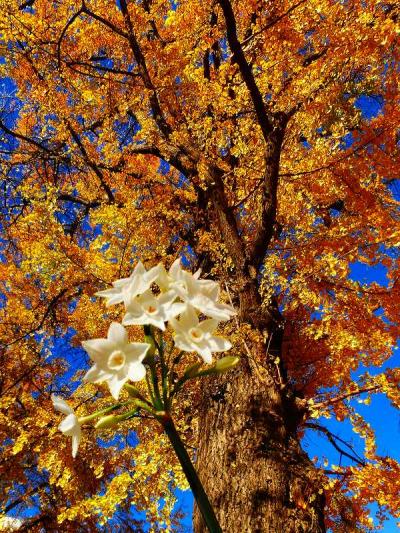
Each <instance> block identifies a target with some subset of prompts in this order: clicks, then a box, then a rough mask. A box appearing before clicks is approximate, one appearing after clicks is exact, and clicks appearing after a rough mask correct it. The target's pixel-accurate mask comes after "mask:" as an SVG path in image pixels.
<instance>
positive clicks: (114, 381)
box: [107, 374, 128, 400]
mask: <svg viewBox="0 0 400 533" xmlns="http://www.w3.org/2000/svg"><path fill="white" fill-rule="evenodd" d="M127 381H128V376H126V375H123V376H119V375H118V374H114V375H113V376H112V377H111V378H110V379H109V380H107V383H108V387H109V389H110V392H111V395H112V397H113V398H114V399H115V400H118V397H119V394H120V392H121V389H122V387H123V386H124V384H125V383H126V382H127Z"/></svg>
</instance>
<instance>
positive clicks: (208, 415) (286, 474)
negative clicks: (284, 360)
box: [194, 335, 325, 533]
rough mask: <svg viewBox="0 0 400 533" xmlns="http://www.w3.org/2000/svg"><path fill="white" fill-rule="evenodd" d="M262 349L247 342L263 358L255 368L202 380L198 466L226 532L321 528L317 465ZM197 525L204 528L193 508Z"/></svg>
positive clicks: (290, 399)
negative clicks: (300, 438)
mask: <svg viewBox="0 0 400 533" xmlns="http://www.w3.org/2000/svg"><path fill="white" fill-rule="evenodd" d="M277 336H278V337H279V335H277ZM278 343H279V340H278ZM260 349H262V348H261V347H254V346H250V350H251V352H252V356H253V357H254V359H259V362H261V361H260V359H261V358H263V365H262V367H261V366H260V368H259V370H258V371H257V372H256V371H254V369H252V368H251V365H250V364H248V361H244V362H243V364H242V366H241V368H239V369H238V370H236V371H234V372H231V373H230V374H229V375H226V376H223V377H222V376H221V377H220V378H219V379H215V380H214V381H213V382H209V383H208V384H205V386H204V387H205V388H204V393H203V401H202V405H201V409H200V420H201V425H200V435H199V444H198V452H197V471H198V473H199V475H200V478H201V480H202V482H203V484H204V487H205V490H206V492H207V494H208V496H209V498H210V500H211V502H212V504H213V505H214V507H215V510H216V513H217V517H218V519H219V521H220V524H221V527H222V530H223V531H224V532H232V533H236V532H237V533H245V532H251V533H258V532H259V533H261V532H262V533H281V532H282V533H306V532H313V533H314V532H315V533H322V532H324V531H325V527H324V519H323V509H324V496H323V493H322V492H321V491H320V489H321V486H320V483H319V476H318V472H317V471H316V469H315V468H314V466H313V464H312V463H311V461H310V460H309V459H308V457H307V456H306V455H305V453H304V452H303V451H302V450H301V447H300V444H299V441H298V438H297V428H298V424H299V422H300V419H301V408H300V409H299V407H298V406H297V404H296V402H295V397H294V396H292V395H291V394H290V390H289V389H288V388H287V387H280V386H279V385H278V384H277V382H276V379H274V377H275V376H276V369H275V371H274V369H273V368H272V364H271V362H270V363H269V364H268V363H267V355H266V350H265V352H264V354H262V353H260ZM278 349H279V344H275V346H274V350H278ZM256 351H258V354H256ZM275 355H276V351H275V352H274V357H275ZM268 367H269V368H268ZM260 369H261V370H263V372H262V371H260ZM274 374H275V376H274ZM194 530H195V532H196V533H203V532H205V531H206V529H205V526H204V524H203V522H202V519H201V517H200V515H199V513H198V511H197V510H195V516H194Z"/></svg>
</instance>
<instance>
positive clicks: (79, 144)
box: [67, 122, 115, 203]
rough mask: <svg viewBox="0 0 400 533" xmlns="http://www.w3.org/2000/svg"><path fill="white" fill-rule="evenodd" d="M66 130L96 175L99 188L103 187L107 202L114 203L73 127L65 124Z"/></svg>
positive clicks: (102, 178) (104, 182) (108, 189)
mask: <svg viewBox="0 0 400 533" xmlns="http://www.w3.org/2000/svg"><path fill="white" fill-rule="evenodd" d="M67 128H68V130H69V132H70V133H71V135H72V138H73V139H74V141H75V143H76V145H77V146H78V148H79V150H80V152H81V154H82V156H83V159H84V160H85V162H86V163H87V165H88V166H89V167H90V168H91V169H92V170H93V172H94V173H95V174H96V176H97V177H98V178H99V181H100V183H101V186H102V187H103V189H104V191H105V193H106V194H107V197H108V199H109V201H110V202H111V203H114V201H115V198H114V195H113V192H112V190H111V188H110V186H109V185H108V184H107V182H106V181H105V179H104V175H103V173H102V171H101V170H100V169H99V167H98V166H97V165H96V164H95V163H93V161H92V160H91V159H90V157H89V155H88V153H87V151H86V148H85V147H84V145H83V143H82V141H81V139H80V138H79V135H78V134H77V133H76V131H75V130H74V129H73V127H72V126H71V124H70V123H69V122H67Z"/></svg>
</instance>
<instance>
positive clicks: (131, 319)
mask: <svg viewBox="0 0 400 533" xmlns="http://www.w3.org/2000/svg"><path fill="white" fill-rule="evenodd" d="M122 323H123V324H124V326H142V325H143V324H147V323H148V316H147V315H146V314H145V313H141V314H140V315H136V314H133V313H129V312H128V313H126V314H125V315H124V317H123V319H122Z"/></svg>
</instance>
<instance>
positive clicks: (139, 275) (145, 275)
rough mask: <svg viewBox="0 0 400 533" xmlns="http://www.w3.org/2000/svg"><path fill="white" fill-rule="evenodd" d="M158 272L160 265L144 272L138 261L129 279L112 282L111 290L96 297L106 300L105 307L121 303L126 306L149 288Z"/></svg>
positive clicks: (98, 293) (99, 293)
mask: <svg viewBox="0 0 400 533" xmlns="http://www.w3.org/2000/svg"><path fill="white" fill-rule="evenodd" d="M160 270H161V265H157V266H155V267H153V268H151V269H150V270H149V271H146V269H145V267H144V266H143V263H142V262H141V261H139V262H138V264H137V265H136V267H135V269H134V271H133V272H132V274H131V275H130V276H129V278H122V279H118V280H117V281H114V282H113V288H112V289H106V290H104V291H99V292H96V296H101V297H102V298H107V302H106V305H107V307H109V306H110V305H115V304H119V303H121V302H124V303H125V305H126V306H127V305H128V304H129V302H130V301H131V300H132V299H133V298H135V297H136V296H137V295H138V294H142V293H143V292H145V291H147V289H149V288H150V286H151V284H152V283H153V282H154V281H155V280H156V278H157V277H158V276H159V274H160Z"/></svg>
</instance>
